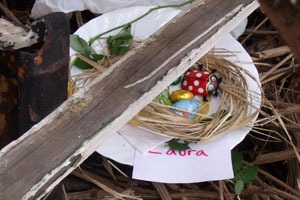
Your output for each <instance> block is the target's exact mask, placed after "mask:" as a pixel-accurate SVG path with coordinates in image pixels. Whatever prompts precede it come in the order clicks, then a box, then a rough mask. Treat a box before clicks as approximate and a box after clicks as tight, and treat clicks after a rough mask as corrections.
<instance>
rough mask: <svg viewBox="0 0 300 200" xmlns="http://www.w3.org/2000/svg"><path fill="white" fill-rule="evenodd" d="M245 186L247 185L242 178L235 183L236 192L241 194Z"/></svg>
mask: <svg viewBox="0 0 300 200" xmlns="http://www.w3.org/2000/svg"><path fill="white" fill-rule="evenodd" d="M244 186H245V184H244V182H243V181H242V180H238V181H237V182H236V183H235V185H234V191H235V194H236V195H238V196H240V195H241V193H242V191H243V189H244Z"/></svg>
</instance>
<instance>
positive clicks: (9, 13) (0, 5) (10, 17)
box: [0, 2, 22, 24]
mask: <svg viewBox="0 0 300 200" xmlns="http://www.w3.org/2000/svg"><path fill="white" fill-rule="evenodd" d="M0 9H1V10H2V11H3V12H4V13H5V15H6V17H8V18H9V19H11V20H13V21H14V22H16V23H17V24H22V23H21V22H20V21H19V20H18V18H17V17H16V16H15V15H14V14H13V12H11V11H10V10H9V9H8V8H6V7H5V6H4V5H3V4H2V3H1V2H0Z"/></svg>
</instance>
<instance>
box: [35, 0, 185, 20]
mask: <svg viewBox="0 0 300 200" xmlns="http://www.w3.org/2000/svg"><path fill="white" fill-rule="evenodd" d="M183 2H185V1H184V0H36V1H35V3H34V5H33V8H32V10H31V17H33V18H37V17H41V16H43V15H46V14H49V13H52V12H64V13H69V12H73V11H82V10H90V11H91V12H93V13H106V12H109V11H113V10H117V9H120V8H126V7H132V6H158V5H168V4H178V3H183Z"/></svg>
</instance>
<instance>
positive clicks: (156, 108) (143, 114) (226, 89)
mask: <svg viewBox="0 0 300 200" xmlns="http://www.w3.org/2000/svg"><path fill="white" fill-rule="evenodd" d="M224 53H228V51H224V50H218V52H211V53H209V54H207V55H205V56H204V57H203V58H201V59H200V60H199V61H198V64H200V65H203V66H204V68H205V70H207V71H212V70H213V69H216V70H217V76H218V77H222V79H223V81H222V83H221V85H220V89H221V93H220V94H221V95H220V96H221V98H220V104H219V106H218V108H217V111H216V113H215V114H214V115H213V116H209V115H205V114H200V113H199V112H187V111H185V112H187V113H192V114H195V115H198V116H201V117H199V118H198V119H197V120H195V119H189V118H184V117H182V116H180V115H178V114H176V113H174V112H172V109H175V110H179V111H183V110H180V109H177V108H173V107H172V106H167V105H162V104H158V103H154V102H152V103H150V104H149V105H148V106H146V107H145V108H144V109H143V110H142V111H140V112H139V114H138V115H137V116H136V117H135V118H134V120H135V121H137V122H139V123H141V126H143V127H144V128H146V129H150V130H151V131H152V132H155V133H157V134H161V135H165V136H169V137H172V138H178V139H183V140H187V141H199V140H202V139H208V138H210V139H216V138H218V137H219V136H220V135H222V134H225V133H226V132H228V131H231V130H236V129H240V128H243V127H247V126H251V120H252V119H253V118H254V117H255V116H256V115H257V114H258V112H259V110H260V108H257V107H255V106H254V105H253V102H254V101H255V100H256V99H253V98H256V97H257V95H256V97H255V95H253V96H251V94H253V92H250V91H249V89H248V85H247V81H246V78H245V76H246V75H247V76H248V77H249V78H250V79H251V78H252V79H253V80H255V79H254V78H253V77H252V75H251V74H250V73H249V72H248V71H246V70H245V69H243V68H242V67H240V66H238V65H236V64H234V63H232V62H230V61H228V60H226V59H225V58H226V56H224ZM196 66H199V65H194V66H193V70H194V69H197V67H196ZM257 84H258V85H259V83H257ZM207 104H209V101H208V102H207V103H206V104H205V105H203V107H202V108H201V109H203V108H204V107H205V106H207ZM250 108H254V109H255V111H254V112H253V113H251V114H249V109H250ZM203 117H205V119H204V120H203ZM196 118H197V117H196Z"/></svg>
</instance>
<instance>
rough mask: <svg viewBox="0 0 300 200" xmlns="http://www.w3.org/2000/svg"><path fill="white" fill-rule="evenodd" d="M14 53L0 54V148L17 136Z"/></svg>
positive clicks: (16, 86)
mask: <svg viewBox="0 0 300 200" xmlns="http://www.w3.org/2000/svg"><path fill="white" fill-rule="evenodd" d="M14 60H15V55H14V54H13V53H12V52H1V56H0V149H1V148H2V147H4V146H5V145H6V144H7V143H9V142H10V141H12V140H14V139H16V138H17V137H18V133H17V99H18V77H17V67H16V66H13V65H12V61H14Z"/></svg>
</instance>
